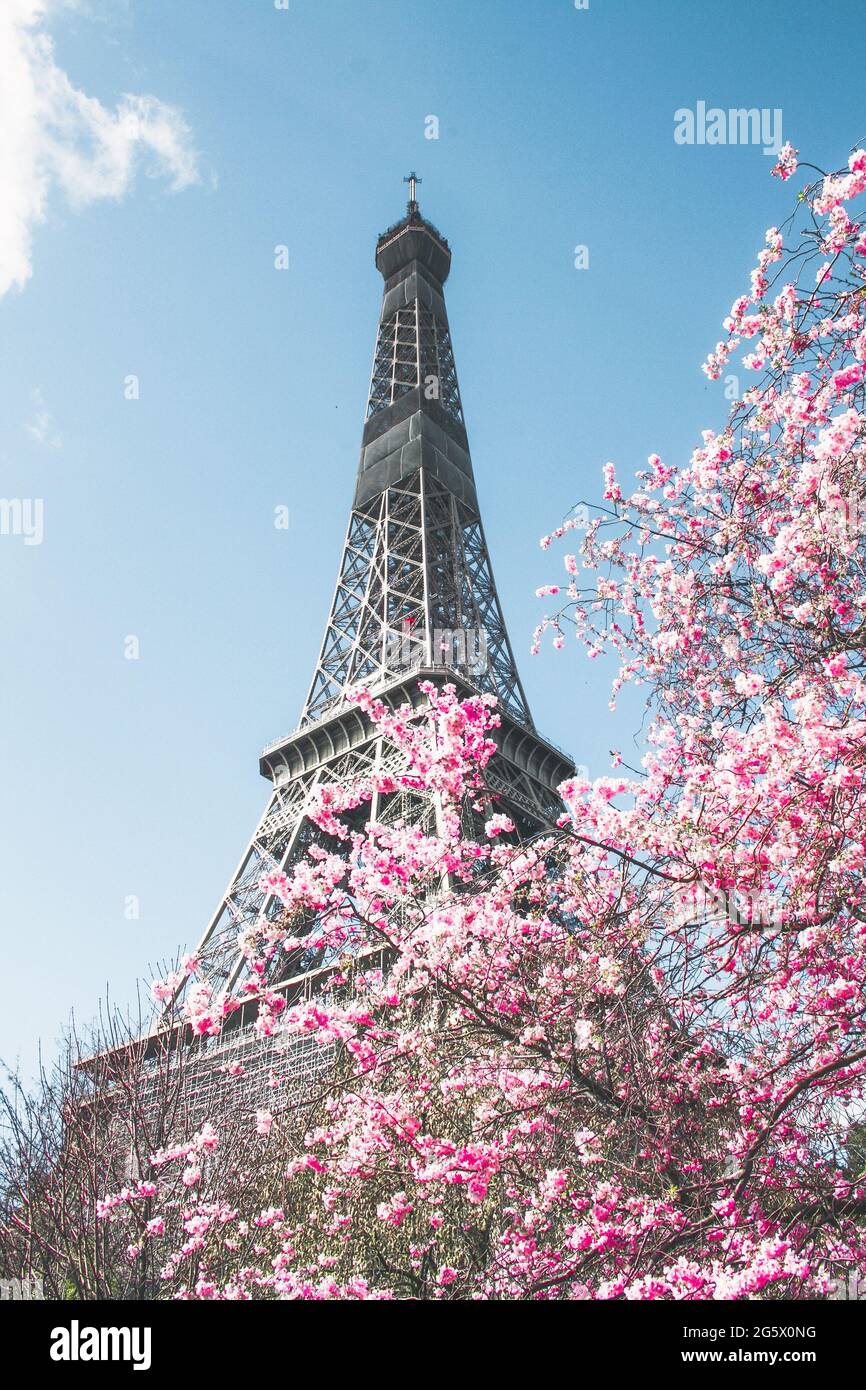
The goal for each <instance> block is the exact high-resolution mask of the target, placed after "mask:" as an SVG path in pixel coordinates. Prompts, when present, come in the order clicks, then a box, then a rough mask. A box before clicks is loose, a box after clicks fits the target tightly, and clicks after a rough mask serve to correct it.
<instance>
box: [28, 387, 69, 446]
mask: <svg viewBox="0 0 866 1390" xmlns="http://www.w3.org/2000/svg"><path fill="white" fill-rule="evenodd" d="M30 404H31V406H32V407H33V415H32V416H31V418H30V419H29V420H28V421H27V423H26V425H25V426H24V428H25V430H26V431H27V433H28V434H29V435H30V438H31V439H35V440H36V443H37V444H43V445H45V447H46V448H47V449H59V448H60V447H61V445H62V444H63V436H62V435H61V433H60V431H59V430H58V428H57V426H56V425H55V423H54V416H53V415H52V414H51V411H50V410H49V409H48V406H47V405H46V404H45V399H44V397H43V395H42V392H41V391H40V390H39V387H38V386H34V388H33V390H32V391H31V392H30Z"/></svg>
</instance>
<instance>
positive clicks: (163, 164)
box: [0, 0, 199, 297]
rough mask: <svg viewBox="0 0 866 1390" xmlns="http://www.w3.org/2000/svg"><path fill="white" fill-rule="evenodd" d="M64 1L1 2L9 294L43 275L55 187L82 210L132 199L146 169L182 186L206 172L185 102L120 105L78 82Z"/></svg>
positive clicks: (2, 186) (0, 232)
mask: <svg viewBox="0 0 866 1390" xmlns="http://www.w3.org/2000/svg"><path fill="white" fill-rule="evenodd" d="M71 2H72V4H73V5H74V4H75V0H71ZM61 6H65V8H67V9H68V8H69V7H70V0H2V3H0V130H2V132H3V136H2V139H0V297H2V296H3V295H4V294H6V293H7V292H8V291H9V290H10V289H13V288H16V289H22V288H23V287H24V285H25V284H26V283H27V281H28V280H29V279H30V277H31V275H32V274H33V232H34V229H35V227H36V226H38V224H39V223H41V222H44V221H45V218H46V216H47V211H48V205H49V200H50V197H51V194H52V191H53V190H55V189H56V190H59V192H60V193H61V194H63V195H64V196H65V198H66V200H67V202H68V203H69V205H70V206H71V207H72V208H74V209H79V208H82V207H86V206H87V205H88V204H89V203H93V202H96V201H97V200H98V199H100V198H111V199H115V200H117V199H120V198H122V197H123V196H124V195H125V194H126V193H127V192H128V191H129V189H130V188H131V187H132V185H133V183H134V180H135V175H136V172H137V170H138V168H139V166H141V167H142V168H143V169H144V172H145V173H146V174H148V175H150V176H151V177H164V178H166V179H167V180H168V182H169V186H170V187H171V188H173V189H182V188H187V187H188V186H189V185H190V184H192V183H196V182H197V181H198V177H199V175H198V168H197V160H196V152H195V149H194V147H193V143H192V134H191V131H190V128H189V126H188V125H187V123H186V121H185V119H184V117H183V115H182V114H181V112H180V111H179V110H178V109H177V108H176V107H174V106H169V105H168V104H166V103H165V102H163V101H160V100H159V99H158V98H157V97H154V96H133V95H129V94H125V95H123V96H122V97H121V99H120V101H119V102H118V104H117V106H116V107H115V108H114V110H113V111H112V110H109V109H108V108H107V107H105V106H103V105H102V103H101V102H100V101H99V100H98V99H97V98H95V97H89V96H87V94H86V93H85V92H82V91H79V90H78V89H77V88H76V87H74V86H73V84H72V82H71V81H70V79H69V77H68V76H67V74H66V73H65V72H64V71H63V69H62V68H60V67H58V65H57V63H56V62H55V58H54V46H53V44H52V41H51V38H50V36H49V34H48V33H47V32H46V29H45V25H46V23H47V21H48V19H49V18H50V15H51V13H52V12H56V11H57V10H58V8H60V7H61Z"/></svg>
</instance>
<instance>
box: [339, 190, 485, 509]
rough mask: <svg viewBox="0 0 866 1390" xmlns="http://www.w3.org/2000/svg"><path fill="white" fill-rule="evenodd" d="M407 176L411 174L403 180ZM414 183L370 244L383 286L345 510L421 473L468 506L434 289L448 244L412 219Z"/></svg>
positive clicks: (471, 493) (471, 502) (469, 483)
mask: <svg viewBox="0 0 866 1390" xmlns="http://www.w3.org/2000/svg"><path fill="white" fill-rule="evenodd" d="M412 178H413V179H414V176H412ZM414 193H415V188H414V182H413V184H412V187H411V195H412V196H411V197H410V200H409V205H408V208H407V212H406V216H405V217H403V218H402V219H401V221H399V222H397V223H395V225H394V226H393V227H389V228H388V230H387V232H383V233H382V235H381V236H380V237H379V240H378V242H377V243H376V265H377V267H378V269H379V271H380V273H381V275H382V277H383V279H384V281H385V285H384V290H383V295H382V308H381V311H380V314H379V329H378V333H377V335H376V350H375V353H374V357H373V372H372V375H371V378H370V394H369V397H368V400H367V419H366V424H365V426H364V434H363V439H362V443H361V460H360V464H359V467H358V483H357V488H356V491H355V506H356V507H364V506H366V505H368V504H369V503H371V502H373V501H374V500H375V498H376V497H377V496H379V494H381V493H382V492H384V491H385V490H386V489H387V488H389V487H393V486H394V484H395V483H397V482H399V481H400V480H401V479H402V478H405V477H407V476H408V474H409V473H411V472H412V471H414V470H416V469H419V468H422V467H423V468H425V470H426V471H427V472H428V473H429V475H430V476H431V477H435V478H437V479H438V480H439V481H440V482H441V483H443V484H444V485H445V486H446V487H447V488H448V489H449V490H450V491H451V492H453V493H454V494H455V496H456V497H458V498H459V499H460V501H462V502H465V503H466V504H467V505H468V506H470V507H473V508H475V507H477V505H478V503H477V497H476V494H475V483H474V480H473V476H472V462H471V459H470V457H469V441H468V439H467V437H466V427H465V424H464V420H463V406H462V404H461V401H460V388H459V386H458V384H457V370H456V368H455V365H454V350H453V348H452V345H451V331H450V329H449V327H448V313H447V310H446V308H445V296H444V291H443V285H444V283H445V281H446V279H447V278H448V272H449V270H450V269H451V248H450V247H449V245H448V242H447V241H446V240H445V238H444V237H443V236H442V234H441V233H440V232H439V231H437V229H436V228H435V227H434V226H433V225H432V223H430V222H428V221H427V220H426V218H424V217H422V216H421V213H420V211H419V209H418V204H417V202H416V201H415V197H414Z"/></svg>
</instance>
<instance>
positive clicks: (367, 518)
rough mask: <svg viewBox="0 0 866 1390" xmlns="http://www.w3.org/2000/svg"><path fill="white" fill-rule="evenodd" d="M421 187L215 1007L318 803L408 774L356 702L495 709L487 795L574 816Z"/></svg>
mask: <svg viewBox="0 0 866 1390" xmlns="http://www.w3.org/2000/svg"><path fill="white" fill-rule="evenodd" d="M419 181H420V180H417V177H416V175H414V174H411V175H409V177H408V179H407V180H405V182H408V183H409V202H408V205H407V209H406V215H405V216H404V217H403V218H402V219H401V220H400V221H399V222H397V223H395V225H394V226H392V227H389V228H388V230H387V231H386V232H384V233H383V234H382V235H381V236H380V237H379V239H378V242H377V244H376V266H377V268H378V270H379V271H380V273H381V275H382V277H383V279H384V282H385V284H384V292H383V296H382V308H381V313H380V315H379V327H378V332H377V335H376V348H375V353H374V357H373V370H372V376H371V381H370V390H369V397H368V403H367V411H366V421H365V424H364V429H363V435H362V440H361V458H360V463H359V465H358V474H357V479H356V483H355V495H354V500H353V502H352V509H351V513H350V516H349V525H348V530H347V533H346V540H345V545H344V547H343V557H342V561H341V564H340V569H339V575H338V578H337V585H336V590H335V593H334V598H333V602H332V603H331V609H330V614H329V616H328V620H327V623H326V626H325V635H324V638H323V641H322V646H321V651H320V654H319V659H318V661H317V662H316V667H315V670H314V672H313V678H312V682H311V685H310V690H309V694H308V696H307V700H306V703H305V705H304V708H303V711H302V713H301V717H300V721H299V724H298V727H297V729H296V730H295V731H294V732H293V733H291V734H288V735H287V736H286V737H284V738H280V739H277V740H276V741H275V742H273V743H271V744H269V745H268V747H267V748H265V749H264V751H263V752H262V754H261V758H260V763H259V767H260V771H261V773H262V775H263V776H264V777H265V778H267V780H268V782H269V783H270V784H271V787H270V792H269V796H268V801H267V805H266V807H265V811H264V814H263V816H262V818H261V820H260V821H259V824H258V825H257V827H256V829H255V831H254V833H253V836H252V838H251V840H250V842H249V844H248V845H247V847H246V849H245V850H244V852H243V855H242V856H241V860H240V863H239V864H238V867H237V869H236V871H235V873H234V874H233V875H232V878H231V881H230V883H229V885H228V888H227V890H226V892H225V894H224V896H223V898H222V899H221V900H220V902H219V905H218V906H217V909H216V911H215V912H214V915H213V917H212V918H211V920H210V922H209V924H208V926H207V929H206V931H205V932H204V935H203V936H202V938H201V940H200V942H199V944H198V946H197V948H196V951H195V956H196V957H197V959H198V961H199V962H200V966H199V970H198V979H199V980H203V981H205V982H207V983H208V984H209V985H210V987H211V989H212V990H213V992H214V994H215V995H216V994H219V993H222V992H223V991H235V990H237V989H238V987H242V986H243V982H244V976H245V972H246V969H247V965H246V960H245V958H244V956H243V955H242V954H241V952H240V950H239V946H238V936H239V933H240V932H242V931H243V930H244V929H245V928H247V927H248V926H249V925H250V924H252V923H255V922H256V921H257V920H261V919H262V917H264V918H269V917H271V916H273V915H277V914H278V912H279V908H280V905H279V903H278V902H277V901H276V900H275V899H273V898H272V897H269V896H268V894H267V893H266V892H265V891H263V888H262V886H261V885H262V878H263V876H264V875H265V874H267V873H269V872H271V871H273V870H275V869H281V870H283V871H286V870H288V869H290V867H291V865H292V864H293V862H295V861H296V860H297V859H298V858H299V857H301V856H303V855H304V853H305V852H306V851H307V849H308V848H309V846H310V844H311V843H312V842H314V841H315V840H317V839H320V838H321V835H320V832H319V831H318V830H317V829H316V828H315V827H314V826H313V825H312V824H311V823H310V822H309V820H308V819H307V818H306V815H305V812H306V809H307V808H308V806H309V804H310V801H311V798H313V797H314V796H316V794H317V791H318V789H319V787H320V786H321V785H322V784H323V783H327V782H335V781H339V782H342V783H346V782H349V783H350V782H352V781H353V780H354V779H356V778H358V777H360V776H363V775H364V774H369V772H370V771H371V770H373V769H376V770H378V771H382V772H387V771H397V770H398V762H397V758H398V756H399V755H398V753H397V750H396V749H395V748H393V747H392V746H389V744H388V742H387V740H386V739H385V738H383V737H382V736H380V735H379V734H378V732H377V730H376V728H375V727H374V726H373V725H372V724H371V722H370V720H369V719H368V718H367V717H366V715H365V714H364V713H363V712H361V711H360V710H359V708H358V706H357V704H355V703H353V702H352V701H351V700H350V699H349V698H348V697H349V696H350V694H351V693H352V692H353V691H357V690H358V689H361V688H366V689H367V690H369V691H370V692H371V693H373V694H375V695H376V697H377V698H379V699H381V700H382V701H384V702H385V703H386V704H387V705H389V706H392V707H395V706H398V705H401V704H404V703H407V702H408V703H409V704H410V705H412V706H413V707H414V708H417V709H419V710H420V709H421V708H422V707H423V705H424V704H425V702H426V697H425V696H424V695H423V693H422V692H421V691H420V690H419V682H421V681H430V682H434V683H435V684H436V685H439V686H441V685H443V684H445V683H448V682H450V683H452V684H453V685H454V686H456V688H457V691H458V693H459V694H460V695H461V696H464V697H465V696H467V695H470V694H477V693H479V692H490V693H492V694H493V695H495V696H496V697H497V700H498V709H499V713H500V716H501V720H502V724H501V728H500V729H499V730H498V731H497V747H498V751H497V753H496V755H495V756H494V757H493V758H492V759H491V761H490V763H489V765H488V767H487V769H486V772H485V783H486V787H487V791H488V792H489V794H490V797H491V798H493V799H494V800H495V806H496V809H497V810H501V811H503V812H505V813H506V814H507V815H509V816H510V817H511V819H512V820H513V822H514V825H515V827H516V831H517V833H518V834H520V835H521V836H524V837H528V836H530V835H533V834H536V833H538V832H539V831H541V830H544V829H545V828H548V827H550V826H552V824H553V823H554V821H555V820H556V818H557V816H558V815H560V814H561V812H562V805H561V802H560V800H559V798H558V796H557V793H556V787H557V785H558V784H559V783H560V782H561V781H562V780H563V779H564V778H566V777H568V776H569V775H571V774H572V773H573V771H574V767H573V764H572V763H571V761H570V760H569V758H568V757H566V755H565V754H563V753H562V752H561V751H560V750H559V749H557V748H555V747H554V746H553V745H552V744H550V743H548V742H547V741H545V740H544V739H543V738H542V737H541V736H540V735H539V734H538V732H537V731H536V728H535V725H534V723H533V721H532V716H531V715H530V712H529V706H528V704H527V701H526V696H525V694H524V691H523V687H522V685H521V683H520V677H519V675H518V673H517V667H516V664H515V661H514V654H513V652H512V649H511V644H510V642H509V639H508V633H507V630H506V627H505V621H504V618H503V616H502V610H501V607H500V603H499V597H498V595H497V592H496V585H495V583H494V579H493V571H492V568H491V564H490V557H489V554H488V550H487V543H486V541H485V538H484V529H483V527H482V524H481V514H480V511H479V505H478V496H477V493H476V487H475V478H474V474H473V469H472V461H471V458H470V455H469V442H468V439H467V434H466V426H465V422H464V417H463V405H462V401H461V398H460V388H459V385H458V381H457V372H456V369H455V365H454V352H453V348H452V343H451V330H450V328H449V324H448V315H447V312H446V309H445V299H444V289H443V287H444V284H445V281H446V279H447V277H448V272H449V269H450V266H451V250H450V248H449V245H448V242H447V241H446V240H445V238H444V237H443V236H442V235H441V234H440V233H439V232H438V231H437V229H436V228H435V227H434V226H433V225H432V224H431V223H430V222H428V221H427V220H426V219H425V218H424V217H422V216H421V213H420V211H419V207H418V202H417V198H416V192H417V186H416V185H417V182H419ZM488 813H489V812H488ZM472 814H473V813H472V812H471V811H470V810H469V808H467V811H466V815H467V817H469V818H470V819H471V817H472ZM364 815H366V816H367V817H371V816H372V817H374V818H375V819H376V820H378V821H379V822H380V823H387V822H388V821H389V820H395V819H397V818H400V817H402V818H404V819H406V820H409V819H410V818H411V819H412V820H413V821H415V822H418V821H419V820H420V821H421V822H422V823H424V822H426V823H427V824H429V825H433V824H434V815H435V808H434V807H432V806H431V805H430V804H429V801H428V802H427V803H424V802H420V801H419V799H418V797H417V794H414V793H413V794H412V795H408V794H403V793H392V794H390V795H389V796H387V797H381V798H378V799H374V801H373V803H372V804H371V805H368V806H367V808H366V810H365V812H364ZM473 828H475V829H476V830H477V826H475V827H473ZM327 972H328V962H327V961H326V960H324V959H323V958H322V957H321V954H317V953H316V952H315V951H303V950H299V951H296V953H295V955H294V957H292V958H289V957H288V956H286V955H283V956H282V957H281V958H280V961H279V965H278V967H277V968H276V973H275V975H274V976H273V977H272V979H271V980H270V981H269V982H268V983H269V985H270V987H271V988H272V989H278V990H281V991H282V992H283V993H284V994H286V996H287V998H288V999H289V1000H291V999H292V998H297V997H298V995H299V993H300V991H301V989H302V988H303V989H306V990H311V989H314V988H316V985H317V981H318V982H321V981H322V979H323V977H326V976H327ZM182 990H183V986H181V990H180V991H179V994H180V993H181V992H182ZM176 998H177V996H176ZM247 1012H248V1008H247V1006H244V1009H243V1010H240V1011H238V1013H235V1014H233V1015H231V1023H232V1025H233V1026H236V1025H237V1023H238V1022H241V1021H248V1019H246V1018H244V1019H243V1020H242V1019H241V1018H239V1014H242V1015H246V1014H247Z"/></svg>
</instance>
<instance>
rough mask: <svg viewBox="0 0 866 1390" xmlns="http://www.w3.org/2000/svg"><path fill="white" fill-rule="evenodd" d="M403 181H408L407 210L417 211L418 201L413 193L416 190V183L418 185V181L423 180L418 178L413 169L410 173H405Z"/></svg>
mask: <svg viewBox="0 0 866 1390" xmlns="http://www.w3.org/2000/svg"><path fill="white" fill-rule="evenodd" d="M403 182H404V183H408V185H409V203H408V207H409V212H410V213H412V212H417V211H418V201H417V199H416V197H415V193H416V191H417V185H418V184H419V183H423V182H424V180H423V179H419V177H418V175H417V174H416V173H415V170H414V169H413V170H412V172H411V174H407V175H406V177H405V178H404V179H403Z"/></svg>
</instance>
